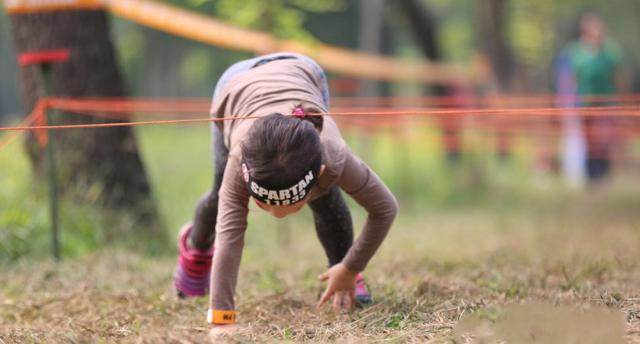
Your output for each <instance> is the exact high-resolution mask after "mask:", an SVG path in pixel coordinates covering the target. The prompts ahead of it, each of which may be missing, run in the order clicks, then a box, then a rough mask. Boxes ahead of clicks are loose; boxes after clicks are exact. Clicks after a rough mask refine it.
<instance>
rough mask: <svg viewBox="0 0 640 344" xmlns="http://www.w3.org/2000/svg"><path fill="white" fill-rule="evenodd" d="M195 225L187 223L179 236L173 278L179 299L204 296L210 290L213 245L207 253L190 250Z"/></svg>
mask: <svg viewBox="0 0 640 344" xmlns="http://www.w3.org/2000/svg"><path fill="white" fill-rule="evenodd" d="M192 228H193V225H192V224H191V223H187V224H186V225H184V226H183V227H182V228H181V229H180V234H179V235H178V264H177V265H176V272H175V274H174V276H173V284H174V286H175V287H176V292H177V294H178V297H180V298H185V297H195V296H204V295H205V294H206V293H207V291H208V289H209V275H210V273H211V260H212V258H213V245H212V247H211V248H210V249H209V250H207V251H200V250H197V249H193V248H189V247H188V246H187V240H188V239H189V234H190V233H191V229H192Z"/></svg>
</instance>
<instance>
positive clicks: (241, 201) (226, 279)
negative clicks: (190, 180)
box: [209, 155, 249, 323]
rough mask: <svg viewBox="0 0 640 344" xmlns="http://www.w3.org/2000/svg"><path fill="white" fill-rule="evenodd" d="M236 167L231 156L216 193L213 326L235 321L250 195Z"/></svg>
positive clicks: (212, 270) (237, 166)
mask: <svg viewBox="0 0 640 344" xmlns="http://www.w3.org/2000/svg"><path fill="white" fill-rule="evenodd" d="M239 166H240V164H239V162H238V158H237V157H236V156H234V155H230V156H229V160H228V162H227V167H226V168H225V171H224V176H223V182H222V186H221V187H220V192H219V194H218V196H219V199H218V218H217V222H216V238H215V242H214V245H215V248H214V253H213V265H212V267H211V284H210V285H211V288H210V307H211V312H210V313H212V314H210V315H211V319H209V321H210V322H214V323H233V322H235V313H234V312H233V311H234V310H235V305H234V294H235V288H236V282H237V280H238V270H239V268H240V258H241V257H242V249H243V247H244V233H245V230H246V228H247V215H248V203H249V194H248V192H247V190H246V188H245V187H244V184H243V182H242V177H241V175H240V167H239ZM232 315H233V316H232ZM231 318H233V319H231Z"/></svg>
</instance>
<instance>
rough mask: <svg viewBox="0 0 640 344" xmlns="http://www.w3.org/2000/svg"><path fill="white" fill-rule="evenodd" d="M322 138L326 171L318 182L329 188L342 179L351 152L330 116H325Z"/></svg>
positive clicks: (323, 160) (323, 161)
mask: <svg viewBox="0 0 640 344" xmlns="http://www.w3.org/2000/svg"><path fill="white" fill-rule="evenodd" d="M320 140H321V142H322V163H323V164H324V165H325V172H324V173H323V174H322V176H321V177H320V180H319V182H318V184H319V186H320V187H322V188H328V187H330V186H332V185H335V184H336V183H337V181H338V180H339V179H340V176H341V175H342V171H343V170H344V166H345V162H346V160H347V156H348V154H350V152H349V148H348V147H347V143H346V142H345V141H344V139H343V138H342V135H341V134H340V130H339V129H338V125H337V124H336V122H335V121H334V120H333V118H331V117H330V116H325V117H324V123H323V125H322V132H321V134H320Z"/></svg>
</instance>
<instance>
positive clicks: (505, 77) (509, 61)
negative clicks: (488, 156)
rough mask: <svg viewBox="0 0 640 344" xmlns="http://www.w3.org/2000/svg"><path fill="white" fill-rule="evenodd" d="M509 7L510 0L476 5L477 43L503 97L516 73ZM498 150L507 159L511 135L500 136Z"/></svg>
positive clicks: (497, 138)
mask: <svg viewBox="0 0 640 344" xmlns="http://www.w3.org/2000/svg"><path fill="white" fill-rule="evenodd" d="M507 4H508V0H486V1H484V2H482V4H476V16H477V21H478V30H477V33H478V36H477V42H478V43H479V48H480V51H482V52H483V53H484V55H485V56H487V57H488V58H489V60H490V62H491V68H492V70H493V75H494V76H495V80H496V85H495V86H496V88H497V91H498V92H499V93H504V92H507V91H508V90H509V89H510V88H511V86H512V81H513V74H514V69H515V68H514V59H513V56H512V54H511V50H510V48H509V44H508V43H507V35H506V29H507V15H506V14H507ZM498 129H500V128H498ZM505 131H506V130H505ZM496 146H497V147H496V149H497V151H498V156H499V157H500V158H503V159H504V158H507V157H508V156H509V154H510V149H511V147H510V146H511V140H510V138H509V136H508V134H506V133H504V132H503V133H499V134H497V137H496Z"/></svg>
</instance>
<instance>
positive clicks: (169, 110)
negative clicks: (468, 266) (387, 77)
mask: <svg viewBox="0 0 640 344" xmlns="http://www.w3.org/2000/svg"><path fill="white" fill-rule="evenodd" d="M613 98H615V99H624V100H625V101H629V102H635V101H640V95H637V94H635V95H616V96H612V97H592V98H587V97H585V98H584V99H583V100H586V99H589V101H590V102H597V101H602V102H603V103H605V104H606V103H610V102H611V99H613ZM368 99H371V98H368ZM379 99H383V100H385V101H390V100H391V98H379ZM397 99H399V100H405V99H406V98H402V97H400V98H397ZM425 99H427V100H429V101H435V102H442V101H447V100H450V99H451V98H450V97H425ZM549 99H552V97H551V96H546V95H542V96H527V97H496V98H495V100H496V101H488V102H487V103H488V104H490V106H485V107H476V108H467V107H464V108H444V109H443V108H434V107H428V108H403V109H400V110H394V109H387V108H381V107H368V108H364V107H337V108H334V111H332V112H330V113H328V114H327V115H331V116H333V117H335V118H336V120H338V121H340V123H341V124H343V125H345V126H347V127H351V128H359V129H364V130H365V131H371V130H380V129H382V130H392V131H396V130H397V129H398V128H399V129H403V128H407V127H412V126H414V125H415V123H416V122H415V120H420V119H429V120H434V119H437V120H439V121H444V122H440V123H439V124H440V125H444V127H443V128H444V129H445V133H444V135H449V136H452V137H455V136H458V135H460V134H459V133H460V132H475V133H481V134H488V135H516V134H517V135H521V134H525V135H536V136H559V135H561V130H560V129H561V128H562V125H561V121H560V120H561V119H563V118H564V117H566V116H580V117H583V118H611V119H615V121H613V122H611V123H609V124H607V128H608V130H611V131H612V132H613V134H614V136H619V137H627V136H631V135H638V134H640V121H639V120H638V119H640V105H618V106H591V107H578V108H574V107H564V108H562V107H518V108H508V107H507V108H505V107H504V104H509V103H512V102H516V101H518V102H520V103H525V104H526V103H528V102H530V103H535V102H537V101H547V100H549ZM353 101H359V99H353ZM209 102H210V101H209V99H204V98H191V99H144V98H141V99H122V98H86V99H69V98H45V99H42V100H40V101H39V102H38V103H37V105H36V107H35V108H34V110H33V112H32V113H31V114H29V116H27V117H26V118H25V119H24V120H23V121H22V123H21V124H20V125H18V126H14V127H0V132H4V131H6V132H13V133H12V134H10V135H9V136H7V137H6V138H5V139H4V140H2V141H0V149H2V148H4V147H6V146H7V145H9V144H10V143H11V142H13V141H14V140H15V138H16V137H17V136H18V135H19V133H20V132H24V131H35V133H36V137H37V139H38V141H39V143H40V144H41V145H43V146H44V145H46V142H47V131H48V130H64V129H90V128H109V127H134V126H146V125H163V124H197V123H211V122H219V121H229V120H238V119H240V120H242V119H255V118H258V116H246V117H225V118H209V117H204V116H203V113H206V112H208V109H209V106H210V104H209ZM491 106H496V107H491ZM47 109H56V110H60V111H65V112H69V113H74V114H78V115H83V116H91V117H95V118H100V119H103V120H110V121H116V122H108V123H87V124H60V125H48V124H47V117H46V115H45V114H46V111H47ZM142 115H144V116H146V117H144V120H138V121H131V119H132V118H134V116H142ZM318 115H320V114H318ZM318 115H315V116H318ZM168 116H172V117H173V118H167V117H168ZM175 116H179V118H175ZM312 116H314V115H313V114H312ZM155 117H158V118H155ZM431 123H433V124H438V122H435V123H434V122H431ZM584 133H585V135H586V136H587V137H589V136H594V137H595V136H598V135H601V133H599V132H598V129H595V128H594V129H588V128H587V129H586V130H584Z"/></svg>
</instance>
